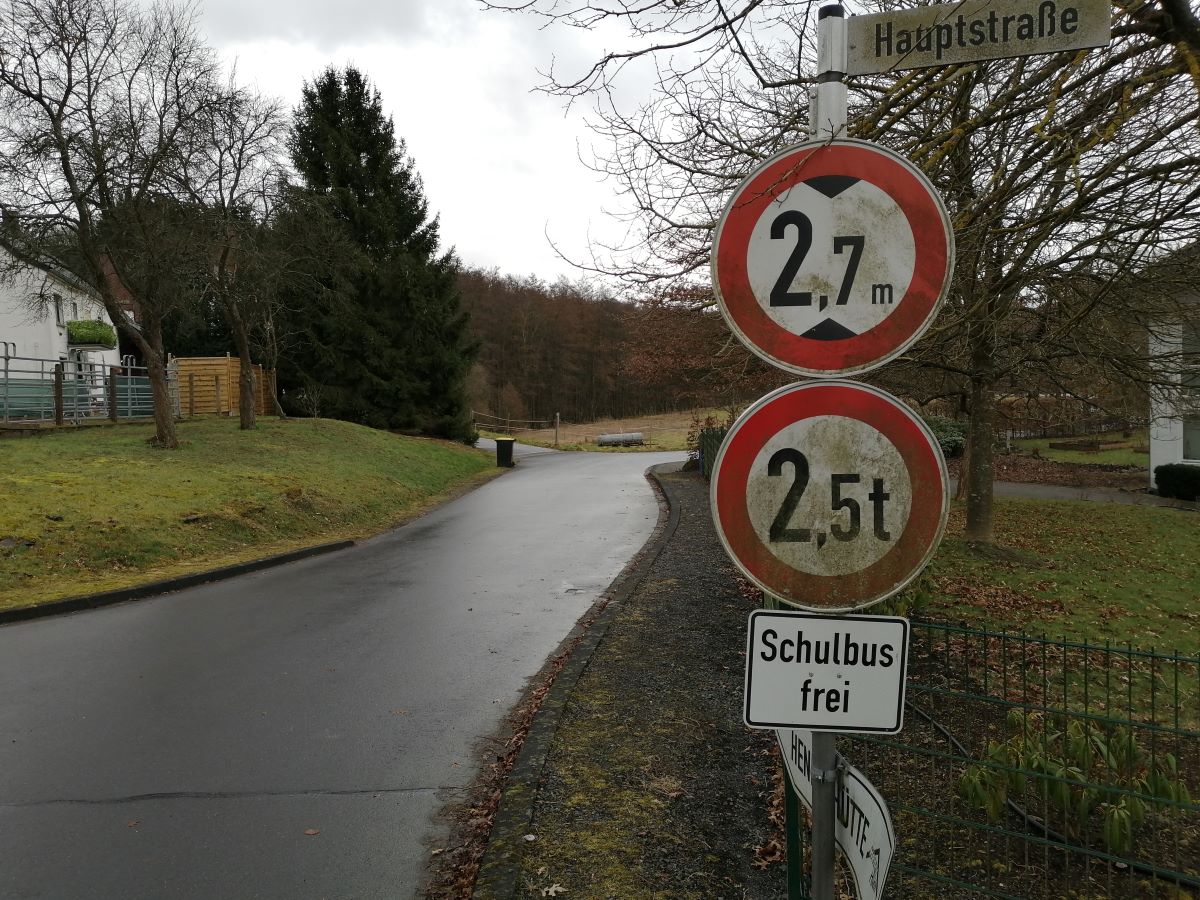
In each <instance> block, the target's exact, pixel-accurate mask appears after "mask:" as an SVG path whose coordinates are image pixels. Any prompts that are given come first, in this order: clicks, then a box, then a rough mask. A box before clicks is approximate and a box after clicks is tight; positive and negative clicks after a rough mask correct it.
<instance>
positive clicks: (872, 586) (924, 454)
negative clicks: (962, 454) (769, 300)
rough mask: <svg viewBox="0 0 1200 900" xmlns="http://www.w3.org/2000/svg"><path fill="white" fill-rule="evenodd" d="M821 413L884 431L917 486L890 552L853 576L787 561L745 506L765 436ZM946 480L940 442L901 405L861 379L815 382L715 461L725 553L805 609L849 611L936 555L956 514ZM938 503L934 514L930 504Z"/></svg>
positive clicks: (740, 424)
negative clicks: (815, 570)
mask: <svg viewBox="0 0 1200 900" xmlns="http://www.w3.org/2000/svg"><path fill="white" fill-rule="evenodd" d="M823 415H837V416H845V417H847V418H852V419H857V420H858V421H860V422H865V423H867V424H868V425H871V426H872V427H874V428H876V429H878V430H879V431H880V432H882V433H883V434H884V435H885V436H886V437H887V438H888V440H890V441H891V442H892V444H893V446H895V448H896V450H897V451H899V453H900V456H901V458H902V459H903V460H904V463H905V466H906V468H907V469H908V476H909V481H910V484H911V489H912V506H911V508H910V511H909V517H908V523H907V524H906V526H905V529H904V533H903V534H902V535H901V536H900V538H899V539H898V540H897V541H896V543H895V544H894V545H893V546H892V548H891V549H890V550H889V551H888V552H887V553H885V554H884V555H883V557H881V558H880V559H878V560H876V561H875V562H874V563H872V564H871V565H870V566H868V567H867V568H865V569H863V570H861V571H859V572H854V573H851V574H849V575H814V574H811V573H808V572H802V571H800V570H799V569H795V568H792V567H791V566H789V565H787V564H786V563H784V562H783V561H782V560H780V559H779V558H778V557H776V556H775V555H774V554H773V553H771V550H770V548H769V547H768V546H767V545H766V544H765V543H764V542H763V541H762V540H761V539H760V538H759V536H758V534H757V533H756V532H755V530H754V526H753V524H752V523H751V521H750V514H749V510H748V509H747V506H746V498H747V495H748V494H747V486H748V482H749V476H750V467H751V465H752V464H753V462H754V460H755V458H756V457H757V456H758V453H759V451H760V450H761V449H762V447H763V446H764V445H765V444H766V443H767V441H768V440H770V439H771V437H772V436H774V435H775V434H777V433H778V432H779V431H781V430H782V429H783V428H786V427H787V426H788V425H791V424H793V423H795V422H800V421H803V420H804V419H808V418H813V417H815V416H823ZM948 484H949V474H948V472H947V470H946V461H945V459H944V458H943V456H942V451H941V447H940V446H939V445H938V442H937V439H936V438H935V437H934V435H933V432H932V431H930V430H929V426H927V425H926V424H925V423H924V422H923V421H921V419H920V418H919V417H918V416H917V415H916V414H915V413H913V412H912V411H911V410H910V409H909V408H908V407H907V406H905V405H904V404H903V403H902V402H900V401H899V400H897V399H896V398H895V397H893V396H891V395H890V394H888V393H886V392H885V391H882V390H880V389H878V388H875V387H871V386H870V385H865V384H859V383H858V382H854V381H840V380H839V381H813V382H802V383H799V384H791V385H787V386H785V387H782V388H779V389H778V390H775V391H772V392H771V393H769V394H767V395H766V396H764V397H762V398H761V399H759V400H758V401H757V402H755V403H754V404H753V405H752V406H750V407H749V408H748V409H747V410H746V412H744V413H743V414H742V415H741V417H740V418H739V419H738V420H737V422H735V423H734V425H733V428H731V429H730V431H729V434H728V435H727V436H726V438H725V441H724V442H723V444H722V445H721V450H720V452H719V453H718V454H717V459H716V463H715V464H714V466H713V474H712V484H711V485H710V488H709V503H710V506H711V508H712V517H713V524H714V525H715V526H716V530H717V535H718V537H719V538H720V540H721V543H722V545H723V546H724V547H725V551H726V553H728V555H729V558H730V559H732V560H733V561H734V563H735V564H736V565H737V567H738V568H739V569H741V570H742V572H743V573H744V574H745V575H746V577H747V578H749V579H750V580H751V581H752V582H754V583H755V584H756V585H758V586H759V587H760V588H762V589H763V590H764V591H766V592H767V593H768V594H770V595H772V596H775V597H778V598H779V599H781V600H783V601H784V602H786V603H788V604H789V605H790V606H794V607H796V608H799V609H804V610H809V611H811V612H822V613H831V612H833V613H836V612H850V611H853V610H856V609H863V608H865V607H868V606H871V605H873V604H875V603H878V602H880V601H881V600H886V599H887V598H888V597H890V596H892V595H893V594H895V593H897V592H898V591H901V590H903V589H904V588H905V587H906V586H907V585H908V584H909V583H910V582H911V581H912V580H913V579H914V578H916V577H917V575H918V574H919V573H920V572H921V570H922V569H924V568H925V566H926V565H927V564H928V563H929V561H930V560H931V559H932V558H933V555H934V553H935V552H936V551H937V547H938V544H939V543H940V542H941V539H942V534H943V533H944V532H945V528H946V518H947V515H948V514H949V508H950V503H949V493H948V491H947V486H948ZM939 501H940V509H938V510H936V515H935V514H934V513H935V510H934V509H930V508H928V507H929V506H931V505H933V504H934V503H937V502H939ZM897 557H899V558H900V559H904V558H905V557H908V558H909V561H908V562H907V563H902V564H901V566H900V567H901V569H902V570H905V574H904V575H903V576H902V577H900V578H896V577H895V576H894V574H892V573H893V572H894V570H895V568H896V566H897ZM814 604H823V605H814Z"/></svg>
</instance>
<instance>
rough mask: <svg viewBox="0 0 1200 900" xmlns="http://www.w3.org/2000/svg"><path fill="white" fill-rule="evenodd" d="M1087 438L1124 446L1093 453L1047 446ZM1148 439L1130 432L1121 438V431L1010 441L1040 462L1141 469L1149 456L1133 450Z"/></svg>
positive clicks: (1146, 434) (1144, 434)
mask: <svg viewBox="0 0 1200 900" xmlns="http://www.w3.org/2000/svg"><path fill="white" fill-rule="evenodd" d="M1088 439H1096V440H1099V441H1101V442H1103V443H1108V444H1122V445H1124V446H1120V447H1113V448H1111V449H1107V450H1096V451H1088V450H1054V449H1051V447H1050V444H1051V443H1055V444H1059V443H1064V442H1069V441H1072V440H1088ZM1149 440H1150V438H1149V436H1148V433H1147V432H1146V431H1145V430H1142V431H1135V432H1132V433H1131V434H1130V436H1129V437H1125V436H1124V435H1123V433H1122V432H1115V433H1113V434H1096V435H1087V436H1085V437H1080V438H1023V439H1021V440H1017V441H1013V446H1014V447H1016V448H1017V449H1018V450H1020V451H1021V452H1023V453H1032V452H1034V451H1035V450H1036V451H1037V454H1038V456H1040V457H1042V458H1043V459H1050V460H1054V461H1055V462H1064V463H1077V464H1078V463H1083V464H1089V463H1090V464H1092V465H1097V464H1100V465H1108V466H1131V467H1137V468H1143V469H1144V468H1145V467H1146V466H1147V465H1149V459H1150V457H1149V455H1148V454H1147V453H1144V452H1142V453H1139V452H1138V450H1137V449H1136V448H1138V447H1146V446H1148V441H1149Z"/></svg>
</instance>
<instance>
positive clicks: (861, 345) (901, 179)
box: [711, 140, 954, 377]
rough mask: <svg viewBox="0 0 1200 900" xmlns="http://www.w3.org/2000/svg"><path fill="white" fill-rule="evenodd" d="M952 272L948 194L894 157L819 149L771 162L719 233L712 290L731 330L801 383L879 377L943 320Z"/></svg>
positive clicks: (833, 144)
mask: <svg viewBox="0 0 1200 900" xmlns="http://www.w3.org/2000/svg"><path fill="white" fill-rule="evenodd" d="M953 267H954V232H953V229H952V228H951V224H950V219H949V216H948V215H947V214H946V208H945V206H944V204H943V203H942V199H941V196H940V195H939V194H938V192H937V190H936V189H935V188H934V187H933V185H932V184H930V183H929V180H928V179H927V178H926V177H925V176H924V174H922V172H921V171H920V170H919V169H918V168H917V167H916V166H914V165H913V164H912V163H910V162H908V160H906V159H904V158H903V157H902V156H899V155H897V154H895V153H893V152H892V151H890V150H888V149H886V148H884V147H880V146H878V145H875V144H871V143H869V142H867V141H859V140H838V141H813V142H810V143H806V144H801V145H799V146H796V147H793V148H791V149H789V150H784V151H783V152H781V153H779V154H777V155H775V156H773V157H771V158H770V159H768V160H767V161H766V162H765V163H763V164H762V165H761V166H760V167H759V168H758V169H756V170H755V171H754V172H752V173H751V174H750V176H749V177H748V178H746V180H745V181H743V182H742V184H741V185H740V186H739V187H738V189H737V190H736V191H734V193H733V196H732V197H731V198H730V200H729V203H728V205H727V206H726V208H725V212H724V214H723V215H722V216H721V219H720V221H719V222H718V224H717V229H716V233H715V236H714V239H713V253H712V258H711V269H712V280H713V288H714V291H715V293H716V297H717V301H718V304H719V306H720V308H721V312H722V313H723V314H724V316H725V319H726V321H727V322H728V323H729V327H730V328H731V329H732V330H733V332H734V334H736V335H737V337H738V338H739V340H741V341H742V343H744V344H745V345H746V346H747V347H749V348H750V349H751V350H752V351H754V352H755V353H757V354H758V355H759V356H761V357H762V358H763V359H765V360H766V361H767V362H769V363H771V364H772V365H775V366H779V367H781V368H784V369H787V370H789V371H792V372H796V373H798V374H801V375H810V376H814V377H823V376H831V375H850V374H855V373H860V372H866V371H869V370H870V369H873V368H876V367H878V366H880V365H882V364H884V363H885V362H887V361H888V360H890V359H893V358H895V357H896V356H898V355H899V354H900V353H902V352H904V350H905V349H906V348H907V347H909V346H910V345H911V344H912V343H913V342H914V341H916V340H917V339H918V338H919V337H920V336H921V335H922V334H923V333H924V332H925V330H926V329H927V328H928V327H929V325H930V323H931V322H932V321H933V318H934V316H935V315H936V314H937V311H938V308H939V307H940V305H941V302H942V300H943V299H944V298H945V296H946V291H947V290H948V288H949V285H950V276H951V272H952V271H953Z"/></svg>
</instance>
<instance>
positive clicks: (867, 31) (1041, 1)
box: [846, 0, 1112, 75]
mask: <svg viewBox="0 0 1200 900" xmlns="http://www.w3.org/2000/svg"><path fill="white" fill-rule="evenodd" d="M1111 30H1112V9H1111V7H1110V5H1109V0H963V2H961V3H942V4H938V5H936V6H918V7H914V8H912V9H900V10H896V11H895V12H885V13H876V14H874V15H869V16H851V17H850V18H849V19H847V20H846V33H847V42H848V53H847V62H846V74H848V75H871V74H875V73H878V72H890V71H897V70H900V69H919V68H922V67H924V66H947V65H953V64H959V63H968V62H975V61H976V60H983V59H1004V58H1005V57H1010V56H1032V55H1034V54H1038V53H1057V52H1059V51H1061V50H1082V49H1084V48H1087V47H1104V46H1107V44H1108V42H1109V40H1110V39H1111Z"/></svg>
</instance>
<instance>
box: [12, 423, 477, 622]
mask: <svg viewBox="0 0 1200 900" xmlns="http://www.w3.org/2000/svg"><path fill="white" fill-rule="evenodd" d="M178 428H179V437H180V439H181V441H182V442H183V446H182V447H181V448H180V449H179V450H175V451H164V450H156V449H154V448H152V447H151V446H150V445H149V443H148V441H147V439H148V438H149V437H150V436H151V435H152V433H153V429H152V427H150V426H146V425H137V426H132V425H124V426H114V427H107V428H86V429H79V430H68V431H56V432H53V433H50V434H47V435H44V436H40V437H36V438H27V439H5V440H4V441H3V442H0V459H2V460H3V465H2V466H0V608H6V607H15V606H26V605H32V604H37V603H43V602H46V601H48V600H53V599H58V598H61V597H68V596H74V595H79V594H86V593H92V592H96V591H102V590H110V589H113V588H118V587H127V586H130V585H133V584H138V583H142V582H146V581H153V580H157V579H161V578H167V577H171V576H175V575H180V574H184V573H187V572H192V571H199V570H202V569H205V568H210V567H212V566H216V565H227V564H230V563H234V562H241V561H245V560H248V559H254V558H258V557H262V556H267V555H270V554H272V553H279V552H283V551H286V550H291V549H296V548H298V547H303V546H309V545H313V544H319V543H324V542H326V541H332V540H339V539H344V538H357V537H362V536H364V535H368V534H372V533H376V532H378V531H380V530H383V529H385V528H387V527H388V526H390V525H394V524H398V523H400V522H402V521H404V520H405V519H407V518H411V517H412V516H413V515H416V514H418V513H420V512H421V511H423V510H424V509H426V508H428V507H429V506H430V505H431V504H432V503H434V502H435V501H436V500H437V499H438V498H439V497H442V496H445V495H446V494H447V493H449V492H452V491H453V490H455V489H456V488H458V487H460V486H462V485H464V484H467V483H470V482H472V481H473V480H478V479H481V478H484V477H487V476H489V475H490V474H493V473H494V472H496V471H498V470H496V469H494V465H493V459H492V455H491V454H487V453H483V452H480V451H477V450H472V449H470V448H467V447H464V446H462V445H461V444H451V443H449V442H446V441H435V440H428V439H421V438H406V437H399V436H397V435H393V434H389V433H387V432H383V431H374V430H372V429H368V428H363V427H360V426H357V425H351V424H349V423H346V422H337V421H333V420H323V419H317V420H311V419H305V420H292V421H286V422H284V421H279V420H276V419H260V422H259V427H258V428H257V429H256V430H254V431H251V432H241V431H239V430H238V427H237V422H236V420H232V421H231V420H228V419H208V420H196V421H190V422H182V423H180V424H179V426H178ZM5 545H8V546H5Z"/></svg>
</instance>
